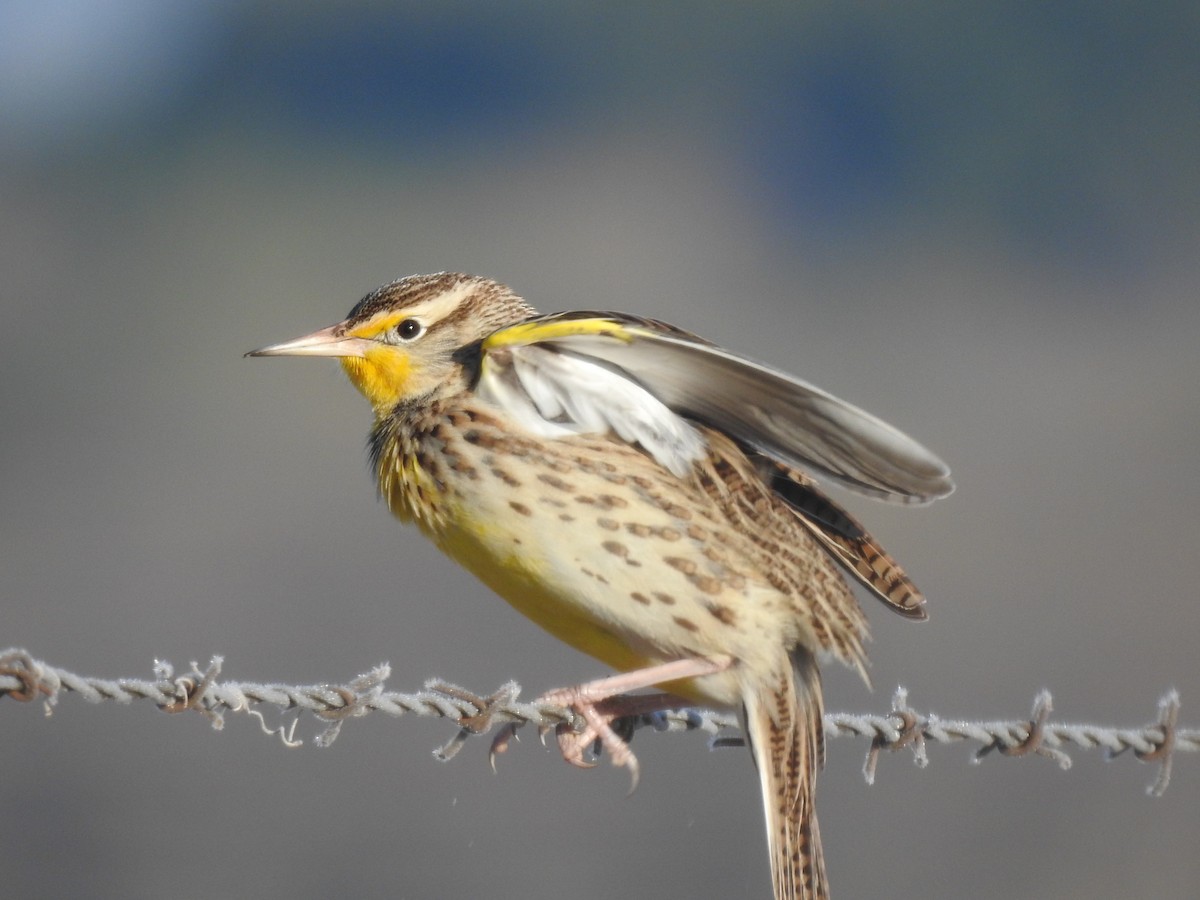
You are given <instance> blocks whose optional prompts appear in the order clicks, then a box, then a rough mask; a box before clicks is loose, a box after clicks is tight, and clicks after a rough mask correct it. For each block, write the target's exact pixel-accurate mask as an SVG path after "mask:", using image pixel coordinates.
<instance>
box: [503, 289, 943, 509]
mask: <svg viewBox="0 0 1200 900" xmlns="http://www.w3.org/2000/svg"><path fill="white" fill-rule="evenodd" d="M482 352H483V356H484V364H483V371H482V375H481V383H480V388H481V389H482V390H484V391H485V392H488V391H489V390H490V391H492V392H493V393H501V392H507V393H506V394H505V398H506V400H507V402H506V403H505V405H506V406H511V405H512V404H514V403H516V404H518V405H519V404H520V403H525V404H526V405H527V406H530V411H531V412H533V413H535V418H537V419H540V420H541V421H543V422H551V423H552V424H555V425H559V426H561V427H564V428H569V427H570V423H571V422H575V423H579V422H583V421H590V422H592V423H594V424H599V423H607V425H608V426H609V427H611V428H613V430H615V431H616V432H617V433H618V434H620V435H621V436H622V437H623V438H625V439H626V440H636V441H638V442H640V443H641V444H642V445H643V447H645V449H646V450H647V451H648V452H650V453H651V454H652V455H654V456H655V457H656V458H658V459H659V461H660V462H663V464H664V465H667V467H668V468H670V469H672V471H675V472H679V471H681V468H685V467H686V465H687V463H688V461H690V459H692V458H695V454H696V453H697V452H698V443H697V442H698V441H699V438H698V436H696V435H695V434H694V432H691V433H690V434H689V432H690V429H689V428H688V427H687V423H686V422H684V421H683V419H681V418H680V417H684V418H686V419H692V420H695V421H697V422H701V423H704V424H705V425H708V426H709V427H711V428H715V429H717V430H719V431H722V432H724V433H726V434H728V435H730V436H731V437H732V438H734V439H735V440H737V441H739V442H741V443H743V444H745V445H747V446H749V447H751V448H753V449H755V450H757V451H759V452H760V453H762V454H764V455H765V456H767V457H769V458H771V459H774V460H777V461H779V462H780V463H783V464H784V465H786V466H794V467H797V468H800V469H807V470H810V471H815V472H819V473H822V474H824V475H827V476H829V477H830V478H832V479H834V480H835V481H838V482H840V483H841V484H843V485H845V486H846V487H848V488H851V489H853V490H855V491H858V492H859V493H863V494H867V495H870V496H873V497H877V498H880V499H884V500H891V501H896V502H901V503H913V504H922V503H929V502H930V501H932V500H935V499H937V498H938V497H944V496H946V495H947V494H949V493H950V492H951V491H953V490H954V483H953V482H952V481H951V479H950V470H949V469H948V468H947V467H946V464H945V463H943V462H942V461H941V460H940V459H938V458H937V457H936V456H935V455H934V454H933V453H931V452H930V451H929V450H926V449H925V448H924V447H922V446H921V445H920V444H918V443H917V442H916V441H914V440H913V439H912V438H910V437H908V436H907V435H905V434H904V433H903V432H901V431H899V430H898V429H896V428H894V427H892V426H891V425H889V424H887V423H886V422H884V421H882V420H880V419H878V418H876V417H875V416H873V415H871V414H870V413H867V412H864V411H863V410H861V409H859V408H857V407H855V406H852V405H851V404H849V403H846V402H845V401H842V400H839V399H838V398H836V397H834V396H833V395H831V394H828V393H826V392H825V391H823V390H821V389H820V388H817V387H814V386H813V385H810V384H808V383H807V382H804V381H801V380H800V379H798V378H793V377H792V376H790V375H787V374H784V373H783V372H778V371H776V370H774V369H770V368H768V367H766V366H763V365H760V364H758V363H755V362H751V361H750V360H747V359H743V358H742V357H739V356H735V355H734V354H732V353H729V352H728V351H725V350H722V349H720V348H719V347H715V346H713V345H712V344H710V343H708V342H707V341H704V340H703V339H701V338H698V337H696V336H694V335H691V334H688V333H687V332H685V331H681V330H680V329H677V328H674V327H672V326H670V325H665V324H663V323H660V322H655V321H653V320H650V319H641V318H637V317H634V316H628V315H624V314H621V313H595V312H570V313H559V314H556V315H550V316H541V317H538V318H535V319H531V320H529V321H526V322H522V323H520V324H518V325H513V326H509V327H507V328H503V329H501V330H500V331H497V332H495V333H494V334H492V335H490V336H489V337H488V338H486V339H485V340H484V341H483V345H482ZM556 357H557V358H556ZM628 379H632V380H633V381H634V382H635V384H633V385H630V384H629V383H628ZM639 386H640V389H639ZM518 387H519V389H520V393H523V394H525V395H526V398H525V399H521V398H519V397H517V396H516V394H515V393H514V391H515V390H517V389H518ZM548 413H550V415H547V414H548ZM671 413H674V415H672V414H671ZM681 426H682V427H681ZM575 430H582V429H575ZM647 441H649V443H647Z"/></svg>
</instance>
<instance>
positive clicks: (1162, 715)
mask: <svg viewBox="0 0 1200 900" xmlns="http://www.w3.org/2000/svg"><path fill="white" fill-rule="evenodd" d="M223 662H224V661H223V659H222V658H221V657H220V656H214V657H213V658H212V659H211V661H210V662H209V664H208V666H207V667H205V668H204V669H201V668H200V667H199V666H198V665H197V664H196V663H194V662H193V663H192V664H191V671H189V672H187V673H185V674H182V675H176V673H175V670H174V667H173V666H172V665H171V664H170V663H168V662H164V661H161V660H160V661H156V662H155V665H154V677H153V678H152V679H137V678H118V679H105V678H94V677H85V676H81V675H77V674H75V673H74V672H70V671H68V670H67V669H63V668H59V667H55V666H51V665H49V664H48V663H45V662H43V661H41V660H38V659H35V658H34V657H33V656H31V655H30V654H29V653H27V652H26V651H25V650H22V649H19V648H12V649H8V650H3V651H0V698H2V697H9V698H11V699H13V700H18V701H25V702H29V701H33V700H38V699H40V700H42V701H43V704H44V706H45V711H46V715H50V714H51V713H52V711H53V709H54V707H55V705H56V704H57V702H58V699H59V697H60V696H61V695H62V694H63V693H64V692H70V693H75V694H78V695H80V696H81V697H83V699H85V700H87V701H88V702H91V703H101V702H104V701H113V702H116V703H125V704H128V703H132V702H133V701H134V700H149V701H150V702H152V703H154V704H155V705H156V706H158V708H159V709H161V710H163V711H164V712H169V713H180V712H187V711H194V712H198V713H200V714H202V715H204V716H205V717H207V718H208V719H209V721H210V722H211V723H212V725H213V727H214V728H218V729H219V728H221V727H223V725H224V714H225V713H246V714H248V715H252V716H254V717H256V718H257V719H258V720H259V723H260V725H261V726H262V728H263V730H264V731H266V732H267V733H269V734H276V735H278V736H279V738H280V739H281V740H282V741H283V743H284V744H285V745H287V746H299V744H300V743H302V742H301V741H298V740H296V739H295V728H296V724H297V722H298V715H299V714H300V713H303V712H309V713H311V714H312V715H314V716H316V717H317V719H318V720H319V721H321V722H323V723H324V724H325V728H324V730H323V731H321V732H320V733H319V734H318V735H317V736H316V738H315V739H314V743H316V744H317V745H318V746H328V745H329V744H331V743H333V741H334V740H335V739H336V738H337V736H338V734H339V733H340V731H341V728H342V726H343V725H344V724H345V723H346V722H347V721H349V720H350V719H352V718H359V717H361V716H365V715H368V714H370V713H373V712H379V713H384V714H386V715H390V716H395V717H399V716H402V715H405V714H413V715H417V716H435V717H440V718H445V719H450V720H452V721H453V722H455V723H456V724H457V725H458V726H459V731H458V733H457V734H456V735H455V737H454V738H452V739H451V740H450V742H449V743H447V744H446V745H445V746H443V747H441V748H439V749H438V750H436V751H435V755H437V756H438V757H439V758H441V759H450V758H451V757H453V756H454V755H455V753H456V752H457V751H458V749H459V748H460V747H461V746H462V744H463V743H464V742H465V741H466V739H467V738H468V737H470V736H473V735H479V734H484V733H486V732H488V731H490V730H492V729H493V727H496V726H509V727H511V726H519V725H534V726H536V727H538V728H539V729H553V728H556V727H558V726H566V727H568V728H577V727H579V726H580V725H581V724H582V723H581V722H580V721H578V717H577V716H576V715H575V714H574V713H573V712H572V711H571V710H570V709H566V708H563V707H561V706H556V705H553V704H545V703H539V702H536V701H535V702H532V703H526V702H520V701H518V699H517V697H518V695H519V694H520V686H519V685H518V684H517V683H516V682H513V681H510V682H508V683H506V684H504V685H502V686H501V687H500V688H499V689H498V690H496V691H495V692H493V693H492V694H490V695H486V696H482V695H477V694H474V693H472V692H470V691H468V690H465V689H463V688H460V687H457V686H455V685H451V684H447V683H444V682H438V681H429V682H426V684H425V687H424V689H423V690H420V691H416V692H412V693H401V692H398V691H387V690H385V689H384V686H385V684H386V682H387V679H388V677H389V676H390V675H391V667H390V666H388V665H387V664H386V663H385V664H383V665H379V666H376V667H375V668H374V669H372V670H370V671H369V672H366V673H364V674H362V675H359V676H358V677H357V678H355V679H352V680H351V681H349V682H346V683H345V684H340V685H332V684H314V685H288V684H259V683H251V682H239V681H220V680H218V678H217V676H218V675H219V674H220V672H221V667H222V665H223ZM654 696H663V697H664V698H665V695H654ZM654 696H652V697H650V698H648V700H649V701H650V702H649V703H648V704H645V705H647V706H648V707H649V711H644V712H638V713H635V714H632V715H629V716H626V717H625V719H624V720H623V722H622V730H621V733H623V734H626V735H632V733H633V732H634V731H637V730H640V729H645V728H650V729H652V730H654V731H667V732H679V731H699V732H703V733H705V734H707V735H708V736H709V744H710V746H712V747H720V746H728V745H733V744H739V743H741V738H740V737H737V736H736V734H732V733H733V732H736V731H737V729H738V722H737V718H736V717H735V716H732V715H729V714H726V713H718V712H713V711H711V710H704V709H691V708H678V707H676V706H673V705H671V704H670V703H668V702H666V699H673V698H665V699H664V701H663V702H662V703H661V704H660V706H659V707H655V706H654V704H653V700H654ZM263 706H273V707H276V708H277V709H279V710H281V711H283V712H285V713H295V714H296V715H297V718H293V719H292V721H291V723H290V725H289V726H279V727H275V728H271V727H269V726H268V725H267V723H266V719H265V717H264V715H263V713H262V711H261V709H259V707H263ZM1179 706H1180V701H1179V694H1178V692H1176V691H1174V690H1170V691H1168V692H1167V693H1166V694H1164V695H1163V697H1162V698H1161V699H1160V700H1159V704H1158V719H1157V721H1156V722H1154V723H1151V724H1148V725H1144V726H1141V727H1138V728H1113V727H1109V726H1104V725H1092V724H1071V723H1064V722H1051V721H1050V720H1049V715H1050V712H1051V708H1052V707H1051V695H1050V692H1049V691H1043V692H1041V693H1040V694H1038V696H1037V697H1036V698H1035V700H1034V704H1033V711H1032V714H1031V716H1030V718H1028V719H1024V720H1010V721H995V722H977V721H969V720H959V719H945V718H942V717H941V716H938V715H935V714H933V713H919V712H916V711H914V710H912V709H910V708H909V706H908V694H907V691H905V689H904V688H898V689H897V690H896V693H895V695H894V696H893V699H892V709H891V711H890V712H888V713H883V714H879V713H827V714H826V715H825V734H826V735H828V736H830V737H859V738H866V739H868V740H870V742H871V746H870V749H869V750H868V752H867V760H866V764H865V766H864V770H863V773H864V775H865V777H866V779H867V781H868V783H872V782H873V781H874V778H875V770H876V766H877V764H878V760H879V757H880V755H881V754H882V752H883V751H884V750H889V751H896V750H901V749H903V748H905V747H907V748H909V749H910V750H911V751H912V752H913V755H914V761H915V762H916V764H917V765H918V766H921V767H924V766H926V765H927V764H928V761H929V760H928V756H927V754H926V745H927V744H929V743H931V742H932V743H938V744H952V743H957V742H963V741H965V742H971V743H974V744H977V745H979V749H978V750H977V751H976V753H975V755H974V757H973V762H976V763H978V762H980V761H982V760H983V759H984V758H985V757H986V756H988V755H989V754H991V753H993V752H997V753H999V754H1001V755H1005V756H1014V757H1019V756H1042V757H1045V758H1047V759H1051V760H1053V761H1055V762H1057V763H1058V764H1059V766H1060V767H1061V768H1063V769H1067V768H1070V765H1071V758H1070V756H1068V755H1067V753H1066V751H1065V750H1064V749H1063V748H1064V747H1066V746H1068V745H1071V746H1075V747H1079V748H1082V749H1084V750H1092V749H1102V750H1104V751H1106V753H1107V756H1108V757H1109V758H1112V757H1115V756H1117V755H1120V754H1122V753H1124V752H1125V751H1127V750H1128V751H1132V755H1133V756H1134V757H1135V758H1136V759H1138V760H1141V761H1142V762H1150V763H1157V765H1158V775H1157V777H1156V779H1155V781H1154V783H1153V784H1151V785H1150V786H1149V787H1148V788H1147V792H1148V793H1150V794H1152V795H1154V796H1159V795H1161V794H1162V793H1163V791H1165V790H1166V788H1167V784H1168V782H1169V781H1170V777H1171V764H1172V761H1173V760H1174V756H1175V753H1176V752H1177V751H1185V752H1190V753H1194V752H1196V751H1197V750H1200V729H1196V728H1180V727H1179V724H1178V719H1179Z"/></svg>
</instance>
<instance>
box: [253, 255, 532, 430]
mask: <svg viewBox="0 0 1200 900" xmlns="http://www.w3.org/2000/svg"><path fill="white" fill-rule="evenodd" d="M533 314H534V310H533V309H532V307H530V306H529V305H528V304H527V303H525V301H524V300H522V299H521V298H520V297H518V296H516V295H515V294H514V293H513V292H512V291H511V290H509V289H508V288H507V287H505V286H504V285H502V284H498V283H496V282H494V281H489V280H487V279H485V278H477V277H475V276H472V275H460V274H457V273H447V272H441V273H438V274H436V275H410V276H409V277H407V278H401V279H400V280H399V281H393V282H392V283H391V284H386V285H384V286H383V287H381V288H379V289H378V290H375V291H372V292H371V293H370V294H368V295H367V296H366V297H364V298H363V299H362V300H360V301H359V302H358V304H357V305H356V306H355V307H354V309H352V310H350V315H349V316H347V317H346V318H345V319H344V320H343V321H341V322H338V323H337V324H336V325H331V326H329V327H328V328H322V329H321V330H320V331H314V332H313V333H312V334H307V335H305V336H304V337H301V338H296V339H295V340H293V341H286V342H285V343H282V344H272V345H271V346H269V347H263V348H261V349H259V350H253V351H251V352H250V353H247V354H246V355H247V356H328V357H337V358H338V359H339V360H340V361H341V364H342V368H343V369H345V370H346V374H347V375H348V376H349V377H350V380H351V381H352V382H353V383H354V386H355V387H357V388H358V389H359V391H361V392H362V395H363V396H364V397H366V398H367V400H369V401H370V403H371V406H372V408H373V409H374V410H375V415H376V416H380V417H381V416H386V415H388V413H390V412H391V411H392V410H393V409H395V407H396V406H397V405H398V404H400V403H404V402H405V401H414V400H423V401H428V400H430V399H436V398H437V397H439V396H447V395H451V394H454V393H457V392H458V391H461V390H463V389H465V388H466V387H467V386H468V385H467V382H466V379H467V378H469V374H468V372H467V371H466V370H467V369H468V368H470V365H469V364H470V363H471V361H472V359H473V357H474V353H475V351H476V350H477V348H478V345H479V342H480V341H482V340H483V339H484V338H485V337H487V336H488V335H489V334H491V333H492V332H493V331H495V330H496V329H498V328H502V327H504V326H506V325H512V324H514V323H516V322H520V321H522V320H523V319H526V318H528V317H529V316H531V315H533Z"/></svg>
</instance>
